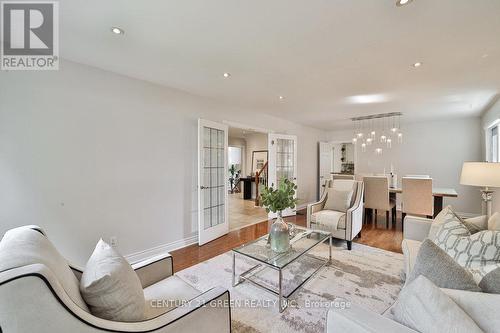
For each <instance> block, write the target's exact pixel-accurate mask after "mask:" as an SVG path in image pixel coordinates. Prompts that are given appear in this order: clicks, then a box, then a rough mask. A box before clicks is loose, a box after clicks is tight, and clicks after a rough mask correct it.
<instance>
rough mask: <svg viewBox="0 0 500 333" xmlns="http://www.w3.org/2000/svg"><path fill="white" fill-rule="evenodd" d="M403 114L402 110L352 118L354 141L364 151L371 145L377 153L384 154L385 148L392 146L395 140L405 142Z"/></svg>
mask: <svg viewBox="0 0 500 333" xmlns="http://www.w3.org/2000/svg"><path fill="white" fill-rule="evenodd" d="M402 115H403V114H402V113H401V112H390V113H379V114H372V115H368V116H363V117H356V118H351V120H352V121H353V122H354V136H353V138H352V143H353V144H355V145H358V144H359V145H360V146H361V151H362V152H366V150H367V148H368V146H371V147H373V152H374V153H375V154H376V155H382V153H383V151H384V148H388V149H391V148H392V143H393V142H396V141H397V142H398V143H399V144H401V143H403V132H402V131H401V116H402Z"/></svg>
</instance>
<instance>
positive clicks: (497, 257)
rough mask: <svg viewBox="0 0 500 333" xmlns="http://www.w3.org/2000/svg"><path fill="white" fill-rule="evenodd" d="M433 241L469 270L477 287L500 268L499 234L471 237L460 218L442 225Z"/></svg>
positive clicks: (488, 233)
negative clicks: (486, 276)
mask: <svg viewBox="0 0 500 333" xmlns="http://www.w3.org/2000/svg"><path fill="white" fill-rule="evenodd" d="M433 241H434V243H436V245H437V246H439V247H440V248H441V249H443V250H444V251H445V252H446V253H447V254H448V255H449V256H451V257H452V258H453V259H455V261H456V262H457V263H458V264H459V265H461V266H462V267H464V268H466V269H468V270H469V271H470V272H471V273H472V275H473V277H474V280H475V281H476V282H477V283H478V284H479V283H480V282H481V280H482V279H483V277H484V276H485V275H486V274H488V273H490V272H491V271H493V270H495V269H497V268H499V267H500V232H499V231H494V230H484V231H479V232H477V233H475V234H473V235H471V233H470V231H469V229H467V227H466V226H465V225H464V223H463V222H462V221H461V220H460V219H459V218H458V217H457V218H456V219H451V220H449V221H447V222H445V223H443V224H442V226H441V228H440V229H439V230H438V232H437V234H436V237H435V238H434V239H433Z"/></svg>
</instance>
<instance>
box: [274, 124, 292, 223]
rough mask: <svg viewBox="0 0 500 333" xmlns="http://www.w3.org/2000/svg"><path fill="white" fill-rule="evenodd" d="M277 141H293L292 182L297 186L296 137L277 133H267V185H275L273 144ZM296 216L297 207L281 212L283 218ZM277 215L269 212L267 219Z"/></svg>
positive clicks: (275, 160) (275, 161)
mask: <svg viewBox="0 0 500 333" xmlns="http://www.w3.org/2000/svg"><path fill="white" fill-rule="evenodd" d="M277 139H285V140H293V141H294V156H293V159H294V160H293V166H294V168H293V182H294V183H295V184H297V136H296V135H286V134H277V133H269V135H268V151H269V154H268V156H269V157H268V170H269V173H268V177H269V180H268V184H269V186H271V184H274V186H276V185H277V181H278V179H276V163H277V159H276V145H275V142H276V140H277ZM296 197H297V192H295V198H296ZM296 214H297V207H295V208H294V209H290V208H287V209H286V210H284V211H283V216H293V215H296ZM276 216H277V214H275V213H272V212H269V214H268V217H269V218H270V219H273V218H276Z"/></svg>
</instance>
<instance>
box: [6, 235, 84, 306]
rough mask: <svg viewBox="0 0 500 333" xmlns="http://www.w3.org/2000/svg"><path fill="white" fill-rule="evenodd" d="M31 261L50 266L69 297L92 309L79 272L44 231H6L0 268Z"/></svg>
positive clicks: (77, 303)
mask: <svg viewBox="0 0 500 333" xmlns="http://www.w3.org/2000/svg"><path fill="white" fill-rule="evenodd" d="M31 264H43V265H45V266H47V268H48V269H50V270H51V271H52V273H54V275H55V276H56V277H57V279H58V281H59V283H60V284H61V286H62V287H63V289H64V291H65V292H66V293H67V294H68V296H69V298H71V300H72V301H73V302H74V303H75V304H76V305H78V306H79V307H80V308H82V309H83V310H85V311H87V312H88V311H89V309H88V307H87V305H86V304H85V302H84V300H83V299H82V296H81V295H80V290H79V288H78V280H77V278H76V276H75V275H74V274H73V272H72V271H71V268H70V267H69V265H68V263H67V261H66V260H65V259H64V258H63V256H62V255H61V254H60V253H59V252H58V251H57V250H56V248H55V247H54V245H52V243H51V242H50V241H49V239H48V238H47V237H46V236H45V235H43V234H42V233H41V232H40V231H37V230H34V229H32V228H30V227H19V228H15V229H11V230H9V231H7V232H6V233H5V235H4V237H3V238H2V241H1V242H0V272H1V271H5V270H8V269H12V268H16V267H22V266H27V265H31Z"/></svg>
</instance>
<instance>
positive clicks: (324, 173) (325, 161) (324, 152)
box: [318, 142, 333, 200]
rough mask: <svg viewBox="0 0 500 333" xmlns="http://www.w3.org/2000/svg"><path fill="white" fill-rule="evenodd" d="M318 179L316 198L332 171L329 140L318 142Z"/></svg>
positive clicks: (321, 192) (321, 193) (319, 195)
mask: <svg viewBox="0 0 500 333" xmlns="http://www.w3.org/2000/svg"><path fill="white" fill-rule="evenodd" d="M318 149H319V152H318V153H319V179H318V200H319V198H321V196H322V195H323V191H324V190H325V183H326V181H327V180H329V179H330V177H331V172H332V171H333V150H332V149H333V147H332V144H331V143H330V142H320V143H319V147H318Z"/></svg>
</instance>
